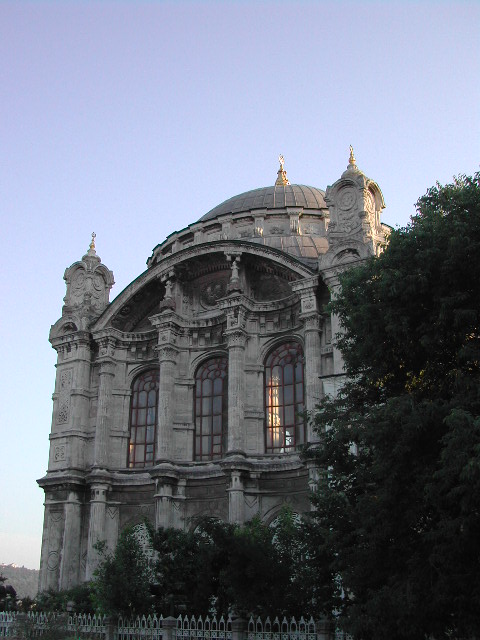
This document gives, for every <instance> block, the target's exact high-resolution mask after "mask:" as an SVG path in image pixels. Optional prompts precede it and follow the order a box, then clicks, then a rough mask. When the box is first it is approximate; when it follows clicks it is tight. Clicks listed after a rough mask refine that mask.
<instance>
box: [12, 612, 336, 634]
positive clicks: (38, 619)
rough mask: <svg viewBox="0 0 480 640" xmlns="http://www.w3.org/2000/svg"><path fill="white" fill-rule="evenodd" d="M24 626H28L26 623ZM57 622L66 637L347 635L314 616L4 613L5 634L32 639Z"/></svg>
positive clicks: (44, 632)
mask: <svg viewBox="0 0 480 640" xmlns="http://www.w3.org/2000/svg"><path fill="white" fill-rule="evenodd" d="M22 625H23V627H22ZM52 625H53V626H55V625H57V626H58V625H64V626H63V628H64V629H66V631H65V638H66V640H70V639H71V640H343V638H344V637H345V636H344V635H343V634H341V633H339V632H336V633H334V634H331V633H329V632H328V631H327V630H326V628H325V626H324V625H323V624H321V625H319V624H318V623H316V622H315V621H314V620H313V618H309V619H308V620H306V619H304V618H303V617H301V618H300V619H299V620H298V621H297V620H296V619H295V618H291V619H290V620H287V618H283V619H281V620H280V619H279V618H278V617H277V618H274V619H273V620H271V619H270V618H265V619H261V618H253V617H251V618H250V619H249V620H248V621H240V620H235V621H233V620H232V618H231V617H230V616H228V617H224V616H221V617H220V618H217V617H216V616H206V617H202V616H198V617H195V616H187V615H185V616H178V618H170V617H168V618H164V617H163V616H162V615H160V616H157V615H155V614H152V615H148V616H145V615H143V616H137V617H136V618H132V619H127V618H122V617H120V618H118V619H116V620H113V619H112V618H107V617H106V616H102V615H92V614H69V615H66V614H64V615H59V614H52V613H50V614H47V613H41V612H29V613H28V614H27V615H22V614H17V613H14V612H0V638H7V637H9V638H12V640H13V639H15V638H17V637H19V638H21V637H22V636H21V635H19V633H20V632H21V630H22V628H23V630H24V632H25V631H28V637H29V638H41V637H42V635H44V634H46V632H47V630H49V629H50V628H51V627H52Z"/></svg>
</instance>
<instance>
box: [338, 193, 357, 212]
mask: <svg viewBox="0 0 480 640" xmlns="http://www.w3.org/2000/svg"><path fill="white" fill-rule="evenodd" d="M354 204H355V191H354V190H353V189H344V190H343V191H342V193H341V194H340V201H339V204H338V206H339V207H340V209H342V210H343V211H348V210H349V209H351V208H352V207H353V205H354Z"/></svg>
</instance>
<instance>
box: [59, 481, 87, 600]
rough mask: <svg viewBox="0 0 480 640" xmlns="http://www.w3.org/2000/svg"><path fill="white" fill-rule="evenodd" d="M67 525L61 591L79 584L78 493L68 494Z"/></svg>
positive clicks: (79, 526) (61, 569) (79, 519)
mask: <svg viewBox="0 0 480 640" xmlns="http://www.w3.org/2000/svg"><path fill="white" fill-rule="evenodd" d="M64 510H65V511H64V512H65V525H64V530H63V547H62V559H61V564H60V589H70V588H71V587H74V586H75V585H77V584H78V583H79V575H78V570H79V561H80V552H79V550H80V534H81V515H82V503H81V501H80V500H79V499H78V494H77V491H75V490H74V489H72V490H70V491H69V492H68V499H67V502H65V506H64Z"/></svg>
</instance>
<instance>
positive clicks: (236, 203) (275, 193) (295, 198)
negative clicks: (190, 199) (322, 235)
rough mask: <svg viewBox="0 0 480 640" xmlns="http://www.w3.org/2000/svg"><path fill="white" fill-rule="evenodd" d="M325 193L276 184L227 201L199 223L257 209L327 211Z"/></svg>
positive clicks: (298, 186) (300, 186)
mask: <svg viewBox="0 0 480 640" xmlns="http://www.w3.org/2000/svg"><path fill="white" fill-rule="evenodd" d="M324 196H325V192H324V191H322V190H321V189H317V188H316V187H308V186H306V185H303V184H278V183H277V184H275V185H272V186H270V187H261V188H260V189H252V190H251V191H245V192H244V193H240V194H239V195H237V196H233V198H229V199H228V200H225V201H224V202H222V203H221V204H219V205H217V206H216V207H214V208H213V209H211V210H210V211H209V212H208V213H206V214H205V215H204V216H202V217H201V218H200V220H199V222H205V221H206V220H213V219H215V218H219V217H220V216H223V215H227V214H235V213H241V212H246V211H252V210H255V209H285V208H286V207H302V208H303V209H317V210H318V209H326V208H327V205H326V204H325V199H324Z"/></svg>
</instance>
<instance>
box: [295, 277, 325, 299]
mask: <svg viewBox="0 0 480 640" xmlns="http://www.w3.org/2000/svg"><path fill="white" fill-rule="evenodd" d="M318 283H319V277H318V276H310V277H309V278H302V279H301V280H296V281H295V282H292V283H291V287H292V291H295V293H298V294H300V295H301V296H302V297H303V295H305V294H308V295H311V294H312V293H314V292H316V290H317V287H318Z"/></svg>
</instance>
